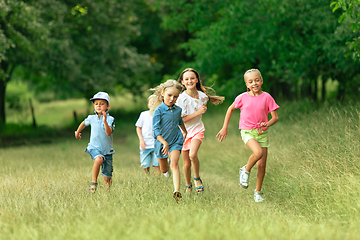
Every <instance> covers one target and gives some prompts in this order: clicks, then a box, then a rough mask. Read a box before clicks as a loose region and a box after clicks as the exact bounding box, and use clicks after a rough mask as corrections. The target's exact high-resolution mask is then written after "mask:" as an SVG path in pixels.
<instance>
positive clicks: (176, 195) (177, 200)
mask: <svg viewBox="0 0 360 240" xmlns="http://www.w3.org/2000/svg"><path fill="white" fill-rule="evenodd" d="M173 197H174V199H175V200H176V203H178V202H179V201H180V199H181V198H182V196H181V193H180V192H179V191H176V190H175V191H174V195H173Z"/></svg>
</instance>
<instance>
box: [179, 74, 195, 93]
mask: <svg viewBox="0 0 360 240" xmlns="http://www.w3.org/2000/svg"><path fill="white" fill-rule="evenodd" d="M198 82H199V79H198V78H197V77H196V74H195V73H194V72H192V71H187V72H185V73H184V75H183V78H182V80H181V83H182V85H184V86H185V87H186V89H189V90H193V89H196V84H197V83H198Z"/></svg>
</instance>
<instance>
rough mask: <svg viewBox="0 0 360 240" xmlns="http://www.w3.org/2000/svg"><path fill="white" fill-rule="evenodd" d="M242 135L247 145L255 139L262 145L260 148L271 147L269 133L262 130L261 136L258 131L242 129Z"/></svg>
mask: <svg viewBox="0 0 360 240" xmlns="http://www.w3.org/2000/svg"><path fill="white" fill-rule="evenodd" d="M240 133H241V138H242V140H243V141H244V143H245V144H246V143H247V142H248V141H249V140H250V139H255V140H256V141H257V142H258V143H259V144H260V147H270V144H269V139H268V135H267V131H264V130H261V134H259V132H258V130H257V129H250V130H245V129H241V130H240Z"/></svg>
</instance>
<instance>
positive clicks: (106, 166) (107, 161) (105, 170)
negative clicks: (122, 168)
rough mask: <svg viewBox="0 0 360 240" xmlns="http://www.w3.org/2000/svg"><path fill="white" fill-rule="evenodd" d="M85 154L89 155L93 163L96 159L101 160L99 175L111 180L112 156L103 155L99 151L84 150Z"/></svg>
mask: <svg viewBox="0 0 360 240" xmlns="http://www.w3.org/2000/svg"><path fill="white" fill-rule="evenodd" d="M85 152H86V153H88V154H90V157H91V158H92V160H94V161H95V159H96V158H97V157H102V158H103V163H102V164H101V175H103V176H104V177H106V178H112V173H113V157H112V154H109V155H103V154H101V153H100V151H99V150H96V149H90V150H89V149H85Z"/></svg>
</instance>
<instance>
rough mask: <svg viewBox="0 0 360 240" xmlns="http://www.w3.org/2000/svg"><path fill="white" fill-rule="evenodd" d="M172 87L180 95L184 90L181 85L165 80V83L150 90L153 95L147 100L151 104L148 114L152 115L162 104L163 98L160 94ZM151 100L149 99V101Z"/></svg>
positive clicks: (174, 81) (171, 80)
mask: <svg viewBox="0 0 360 240" xmlns="http://www.w3.org/2000/svg"><path fill="white" fill-rule="evenodd" d="M170 87H174V88H176V89H177V90H179V93H181V92H182V91H183V90H184V87H183V85H181V84H180V83H179V82H177V81H176V80H173V79H169V80H167V81H166V82H165V83H162V84H160V85H159V86H157V87H155V88H150V91H153V94H152V95H151V96H150V97H149V100H150V101H151V102H152V106H151V108H150V114H151V115H152V114H153V113H154V111H155V109H156V108H157V107H158V106H159V105H160V104H161V103H162V101H163V96H162V95H161V93H162V92H165V91H166V89H167V88H170ZM150 98H151V99H150Z"/></svg>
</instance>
